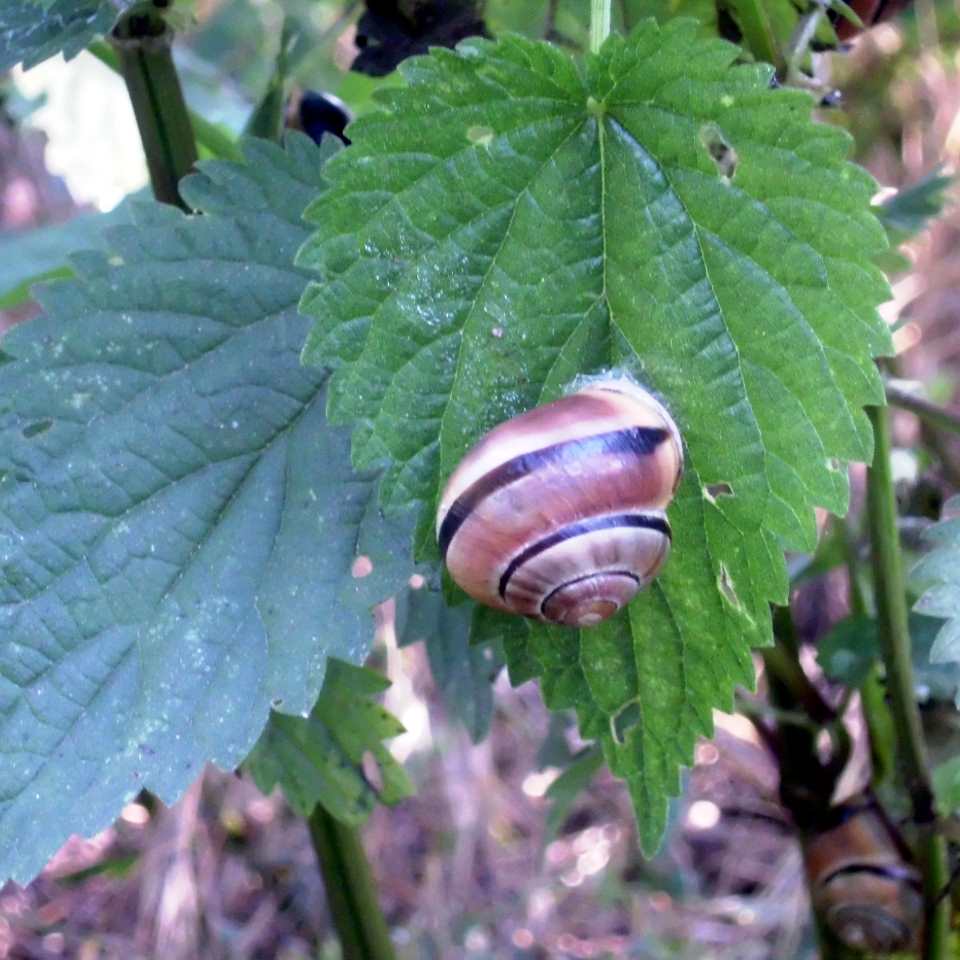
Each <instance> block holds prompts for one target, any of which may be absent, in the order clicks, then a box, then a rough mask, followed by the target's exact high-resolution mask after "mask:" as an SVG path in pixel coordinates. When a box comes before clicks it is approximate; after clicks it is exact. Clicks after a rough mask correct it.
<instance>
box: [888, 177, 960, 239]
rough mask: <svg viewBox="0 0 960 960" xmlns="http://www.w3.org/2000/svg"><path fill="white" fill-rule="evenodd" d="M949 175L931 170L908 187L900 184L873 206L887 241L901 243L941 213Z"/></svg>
mask: <svg viewBox="0 0 960 960" xmlns="http://www.w3.org/2000/svg"><path fill="white" fill-rule="evenodd" d="M951 186H953V177H951V176H947V175H945V174H942V173H941V172H940V170H939V169H936V170H932V171H931V172H930V173H928V174H927V175H926V176H925V177H921V178H920V179H919V180H918V181H917V182H916V183H914V184H911V185H910V186H909V187H903V188H902V189H900V190H898V191H897V192H896V193H894V194H893V195H891V196H889V197H887V199H886V200H884V201H883V202H882V203H880V204H877V205H876V206H875V207H874V208H873V210H874V212H875V213H876V215H877V217H878V218H879V220H880V222H881V223H882V224H883V225H884V227H885V228H886V230H887V233H888V235H889V237H890V242H891V244H899V243H903V242H904V241H906V240H909V239H910V238H911V237H914V236H916V235H917V234H918V233H922V232H923V231H924V230H926V228H927V227H928V226H929V225H930V221H931V220H934V219H935V218H936V217H939V216H940V214H941V213H943V210H944V207H945V206H946V205H947V203H948V197H947V196H946V193H947V190H949V189H950V187H951Z"/></svg>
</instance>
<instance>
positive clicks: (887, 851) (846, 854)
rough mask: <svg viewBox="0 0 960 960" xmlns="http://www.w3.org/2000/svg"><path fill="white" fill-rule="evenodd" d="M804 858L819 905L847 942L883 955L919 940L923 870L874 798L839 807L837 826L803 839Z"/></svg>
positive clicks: (862, 799) (835, 819)
mask: <svg viewBox="0 0 960 960" xmlns="http://www.w3.org/2000/svg"><path fill="white" fill-rule="evenodd" d="M803 858H804V863H805V866H806V870H807V878H808V881H809V885H810V891H811V895H812V897H813V905H814V908H815V909H816V911H817V913H818V914H819V915H820V916H821V917H822V918H823V920H824V922H825V923H826V924H827V926H828V927H829V928H830V930H831V931H832V932H833V933H834V935H835V936H836V937H837V938H838V939H839V940H841V941H842V942H843V943H844V944H845V945H846V946H847V947H850V948H851V949H854V950H861V951H864V952H871V953H874V954H877V953H880V954H883V953H897V952H900V951H902V950H908V949H910V948H911V947H914V946H915V945H916V942H917V938H918V934H919V931H920V929H921V928H922V925H923V893H922V884H921V879H920V874H919V872H918V871H917V869H916V867H914V866H913V864H912V863H910V862H909V861H908V860H907V858H906V851H905V849H904V846H903V842H902V840H900V839H899V837H898V836H897V834H896V833H895V832H894V829H893V827H892V825H891V824H890V823H889V821H888V820H887V818H886V816H885V815H884V813H883V811H882V810H881V809H880V807H879V806H878V804H877V802H876V801H875V800H874V799H873V798H872V797H859V798H857V799H856V800H853V801H848V802H847V803H845V804H842V805H841V806H839V807H836V808H834V825H833V826H831V827H830V828H828V829H826V830H824V831H822V832H819V833H816V834H813V835H811V836H809V837H807V838H805V839H804V842H803Z"/></svg>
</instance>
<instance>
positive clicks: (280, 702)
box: [270, 697, 283, 710]
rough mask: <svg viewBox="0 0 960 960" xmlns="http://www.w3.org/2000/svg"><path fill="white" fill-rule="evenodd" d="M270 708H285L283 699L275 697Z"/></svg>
mask: <svg viewBox="0 0 960 960" xmlns="http://www.w3.org/2000/svg"><path fill="white" fill-rule="evenodd" d="M270 706H271V707H273V709H274V710H276V709H277V708H278V707H282V706H283V697H274V698H273V699H272V700H271V701H270Z"/></svg>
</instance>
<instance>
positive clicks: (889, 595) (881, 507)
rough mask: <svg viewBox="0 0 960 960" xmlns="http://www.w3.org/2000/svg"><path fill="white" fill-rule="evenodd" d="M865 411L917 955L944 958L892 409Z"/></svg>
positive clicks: (940, 881) (937, 850)
mask: <svg viewBox="0 0 960 960" xmlns="http://www.w3.org/2000/svg"><path fill="white" fill-rule="evenodd" d="M868 413H869V415H870V420H871V423H872V424H873V435H874V446H875V450H874V457H873V464H872V466H871V467H870V470H869V471H868V474H867V515H868V519H869V524H870V541H871V546H872V550H871V553H872V558H873V579H874V595H875V598H876V605H877V624H878V629H879V635H880V650H881V654H882V656H883V662H884V666H885V668H886V673H887V689H888V691H889V696H890V702H891V711H892V714H893V722H894V725H895V727H896V730H897V744H898V747H899V750H900V759H901V762H902V767H903V770H904V777H905V781H906V787H907V790H908V792H909V794H910V800H911V804H912V807H913V820H914V822H915V824H916V827H917V831H918V860H919V863H920V868H921V870H922V871H923V880H924V891H923V892H924V902H925V904H926V908H927V918H926V919H927V923H926V929H925V931H924V942H923V953H922V956H923V958H924V960H946V958H947V956H948V953H947V951H948V936H949V930H950V913H949V905H948V904H947V903H945V902H943V901H941V902H940V903H939V904H937V895H938V894H939V892H940V890H941V889H942V888H943V886H944V884H945V883H946V881H947V858H946V848H945V846H944V842H943V839H942V838H941V837H940V836H938V834H937V832H936V822H935V811H934V802H933V790H932V787H931V781H930V771H929V767H928V763H927V751H926V744H925V743H924V739H923V730H922V728H921V726H920V713H919V711H918V709H917V702H916V699H915V696H914V689H915V688H914V682H913V665H912V663H911V660H910V634H909V631H908V629H907V600H906V590H905V587H904V579H903V567H902V557H901V553H900V540H899V536H898V534H897V506H896V498H895V496H894V489H893V474H892V470H891V466H890V453H891V449H890V411H889V409H888V408H887V407H869V408H868Z"/></svg>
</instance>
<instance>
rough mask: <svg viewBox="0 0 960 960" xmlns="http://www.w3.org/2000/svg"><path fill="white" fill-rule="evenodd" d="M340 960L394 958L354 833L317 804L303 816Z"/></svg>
mask: <svg viewBox="0 0 960 960" xmlns="http://www.w3.org/2000/svg"><path fill="white" fill-rule="evenodd" d="M309 827H310V839H311V840H312V841H313V849H314V850H315V851H316V854H317V860H318V861H319V863H320V870H321V872H322V873H323V884H324V887H325V889H326V892H327V902H328V903H329V905H330V913H331V914H332V915H333V922H334V925H335V926H336V928H337V934H338V936H339V937H340V951H341V953H342V955H343V958H344V960H395V953H394V950H393V943H392V942H391V940H390V932H389V930H388V928H387V921H386V919H385V918H384V916H383V913H382V912H381V910H380V905H379V904H378V903H377V890H376V886H375V884H374V880H373V874H372V872H371V870H370V864H369V863H368V862H367V856H366V854H365V853H364V849H363V844H362V843H361V840H360V833H359V831H358V830H357V828H356V827H351V826H348V825H347V824H345V823H342V822H341V821H340V820H337V819H336V818H335V817H332V816H331V815H330V814H329V813H327V811H326V810H325V809H324V808H323V806H322V805H321V804H317V806H316V808H315V809H314V811H313V813H312V814H310V819H309Z"/></svg>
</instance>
